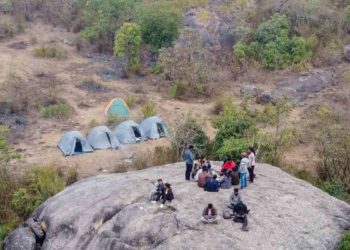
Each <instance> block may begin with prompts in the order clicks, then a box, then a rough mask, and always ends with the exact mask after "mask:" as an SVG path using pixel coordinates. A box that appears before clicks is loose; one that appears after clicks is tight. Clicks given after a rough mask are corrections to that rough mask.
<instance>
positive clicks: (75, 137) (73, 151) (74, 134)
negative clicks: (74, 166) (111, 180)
mask: <svg viewBox="0 0 350 250" xmlns="http://www.w3.org/2000/svg"><path fill="white" fill-rule="evenodd" d="M57 147H58V148H59V149H61V151H62V152H63V154H64V155H65V156H69V155H77V154H81V153H89V152H93V151H94V150H93V149H92V148H91V146H90V144H89V143H88V142H87V140H86V139H85V138H84V136H83V135H82V134H81V133H80V132H79V131H69V132H66V133H64V135H63V136H62V137H61V140H60V141H59V142H58V145H57Z"/></svg>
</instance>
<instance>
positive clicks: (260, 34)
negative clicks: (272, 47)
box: [255, 14, 289, 44]
mask: <svg viewBox="0 0 350 250" xmlns="http://www.w3.org/2000/svg"><path fill="white" fill-rule="evenodd" d="M288 30H289V24H288V19H287V17H286V16H284V15H280V14H274V15H273V16H272V17H271V19H269V20H268V21H266V22H264V23H262V24H260V25H259V27H258V28H257V30H256V31H255V40H256V41H257V42H258V43H260V44H268V43H269V42H274V41H276V40H277V38H278V37H280V35H281V33H283V32H285V31H287V32H288Z"/></svg>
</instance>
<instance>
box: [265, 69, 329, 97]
mask: <svg viewBox="0 0 350 250" xmlns="http://www.w3.org/2000/svg"><path fill="white" fill-rule="evenodd" d="M334 83H335V82H334V74H333V72H329V71H323V70H320V71H311V72H307V73H304V74H301V75H299V76H297V77H294V78H288V79H287V80H281V81H278V82H277V83H276V87H275V89H274V90H273V91H272V95H273V96H275V97H276V98H283V97H286V98H288V99H289V100H290V101H292V102H294V103H299V102H302V101H305V100H306V99H308V98H310V97H312V96H313V95H314V94H316V93H318V92H320V91H322V90H324V89H325V88H328V87H331V86H333V85H334Z"/></svg>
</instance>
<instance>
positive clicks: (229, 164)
mask: <svg viewBox="0 0 350 250" xmlns="http://www.w3.org/2000/svg"><path fill="white" fill-rule="evenodd" d="M235 167H236V163H235V161H233V160H232V158H231V156H227V157H226V160H225V161H224V164H222V167H221V170H220V172H221V173H222V175H223V174H226V173H228V172H230V171H232V170H233V169H234V168H235Z"/></svg>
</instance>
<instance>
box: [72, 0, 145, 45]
mask: <svg viewBox="0 0 350 250" xmlns="http://www.w3.org/2000/svg"><path fill="white" fill-rule="evenodd" d="M137 2H140V0H104V1H101V0H89V1H86V0H79V1H78V5H79V9H80V11H79V12H80V13H82V17H81V21H82V24H83V25H82V28H83V29H82V31H81V34H82V37H83V38H85V39H87V40H89V41H90V42H92V43H93V44H95V45H96V49H97V50H98V51H100V52H106V51H108V52H110V51H112V50H113V42H114V39H115V33H116V31H117V30H118V29H119V28H120V27H121V26H122V24H123V23H125V22H127V21H129V20H130V19H132V17H133V12H134V9H135V3H137Z"/></svg>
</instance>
